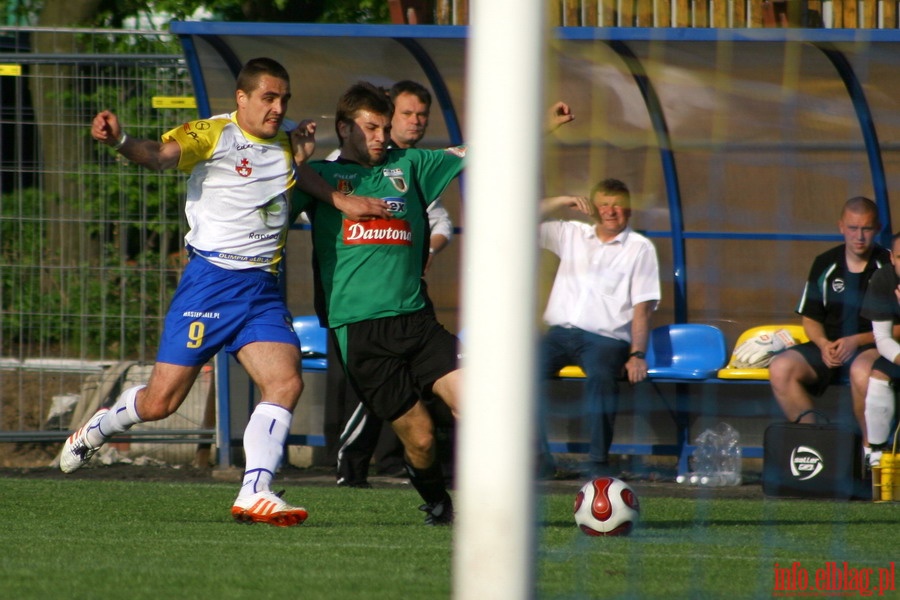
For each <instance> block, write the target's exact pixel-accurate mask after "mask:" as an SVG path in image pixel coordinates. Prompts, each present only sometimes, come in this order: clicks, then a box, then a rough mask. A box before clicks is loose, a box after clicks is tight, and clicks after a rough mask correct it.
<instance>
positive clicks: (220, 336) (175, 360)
mask: <svg viewBox="0 0 900 600" xmlns="http://www.w3.org/2000/svg"><path fill="white" fill-rule="evenodd" d="M251 342H281V343H285V344H292V345H294V346H296V347H297V348H299V347H300V340H299V339H298V338H297V335H296V334H295V333H294V327H293V324H292V318H291V313H290V312H289V311H288V309H287V306H286V305H285V303H284V299H283V297H282V294H281V290H280V289H279V286H278V280H277V278H276V277H275V276H274V275H272V274H271V273H266V272H265V271H261V270H259V269H247V270H241V271H232V270H228V269H222V268H221V267H217V266H215V265H213V264H211V263H210V262H208V261H207V260H205V259H203V258H200V257H197V256H195V257H194V258H192V259H191V261H190V262H189V263H188V265H187V268H186V269H185V271H184V274H183V275H182V277H181V281H180V283H179V284H178V288H177V289H176V290H175V296H174V298H172V304H171V305H170V306H169V311H168V313H167V314H166V320H165V324H164V327H163V334H162V340H161V341H160V344H159V352H158V353H157V356H156V360H157V361H159V362H165V363H171V364H175V365H181V366H185V367H192V366H197V365H203V364H206V363H207V362H208V361H209V360H210V359H211V358H212V357H213V356H215V355H216V353H218V352H219V350H221V349H223V348H224V349H225V350H226V351H227V352H230V353H231V354H235V353H236V352H237V351H238V350H240V349H241V348H243V347H244V346H246V345H247V344H249V343H251Z"/></svg>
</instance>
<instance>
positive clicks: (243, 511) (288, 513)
mask: <svg viewBox="0 0 900 600" xmlns="http://www.w3.org/2000/svg"><path fill="white" fill-rule="evenodd" d="M231 516H232V517H234V520H235V521H237V522H239V523H248V524H253V523H268V524H269V525H274V526H275V527H291V526H293V525H300V524H301V523H303V521H305V520H306V518H307V517H308V516H309V513H308V512H306V509H305V508H303V507H300V506H291V505H290V504H288V503H287V502H285V501H284V500H282V499H281V494H280V493H278V494H275V493H274V492H268V491H267V492H256V493H255V494H253V495H252V496H248V497H247V498H244V499H243V500H242V499H240V498H238V499H237V500H235V501H234V506H232V507H231Z"/></svg>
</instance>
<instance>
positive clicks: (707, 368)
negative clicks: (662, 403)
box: [647, 323, 728, 380]
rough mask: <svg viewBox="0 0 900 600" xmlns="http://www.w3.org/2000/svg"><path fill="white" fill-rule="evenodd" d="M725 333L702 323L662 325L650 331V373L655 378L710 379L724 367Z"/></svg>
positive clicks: (648, 357) (725, 352)
mask: <svg viewBox="0 0 900 600" xmlns="http://www.w3.org/2000/svg"><path fill="white" fill-rule="evenodd" d="M727 360H728V355H727V351H726V347H725V335H724V334H723V333H722V330H720V329H719V328H718V327H715V326H713V325H705V324H701V323H677V324H673V325H662V326H660V327H657V328H655V329H654V330H653V331H651V332H650V344H649V345H648V349H647V364H648V365H649V367H648V369H647V375H648V376H649V377H651V378H653V379H693V380H699V379H710V378H714V377H716V375H717V374H718V372H719V369H721V368H722V367H724V366H725V362H726V361H727Z"/></svg>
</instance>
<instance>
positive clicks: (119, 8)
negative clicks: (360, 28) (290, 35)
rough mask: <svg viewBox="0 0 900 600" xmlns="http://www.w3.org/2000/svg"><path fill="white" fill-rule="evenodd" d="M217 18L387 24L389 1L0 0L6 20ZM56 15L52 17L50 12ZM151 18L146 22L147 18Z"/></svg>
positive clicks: (64, 22)
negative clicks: (200, 15)
mask: <svg viewBox="0 0 900 600" xmlns="http://www.w3.org/2000/svg"><path fill="white" fill-rule="evenodd" d="M201 9H202V10H203V11H204V12H205V13H208V14H211V15H213V18H214V19H216V20H220V21H256V22H262V21H267V22H282V23H311V22H319V23H386V22H388V21H389V20H390V16H389V13H388V5H387V0H156V1H152V2H147V1H145V0H0V15H3V17H4V20H5V24H7V25H50V26H76V25H77V26H90V27H112V28H121V27H123V26H124V25H125V24H126V22H127V19H129V18H130V17H150V16H152V15H169V16H171V17H172V18H174V19H187V18H190V17H191V16H192V15H194V14H195V13H197V11H198V10H201ZM54 14H56V15H58V16H57V17H54V18H52V19H49V21H48V17H49V16H50V15H54ZM148 22H149V21H148Z"/></svg>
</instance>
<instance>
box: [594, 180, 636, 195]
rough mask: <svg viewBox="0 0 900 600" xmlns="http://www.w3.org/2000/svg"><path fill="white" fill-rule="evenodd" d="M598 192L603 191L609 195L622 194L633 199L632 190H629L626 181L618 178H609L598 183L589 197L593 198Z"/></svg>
mask: <svg viewBox="0 0 900 600" xmlns="http://www.w3.org/2000/svg"><path fill="white" fill-rule="evenodd" d="M597 192H603V193H604V194H606V195H607V196H622V197H623V198H625V199H626V200H630V199H631V192H629V191H628V186H627V185H625V182H623V181H620V180H618V179H613V178H608V179H604V180H603V181H601V182H599V183H597V184H596V185H595V186H594V187H593V188H591V195H590V196H589V198H593V197H594V196H595V195H596V194H597Z"/></svg>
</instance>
